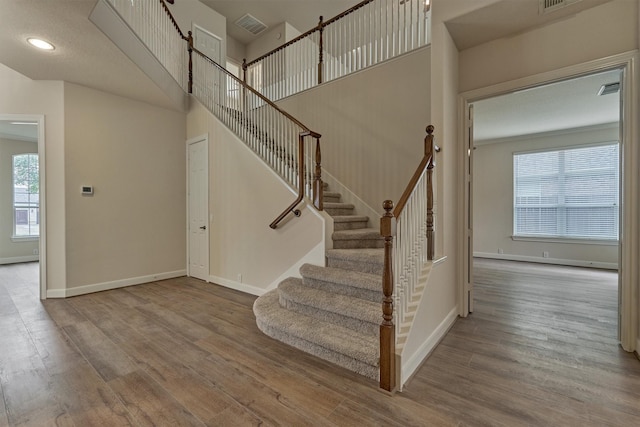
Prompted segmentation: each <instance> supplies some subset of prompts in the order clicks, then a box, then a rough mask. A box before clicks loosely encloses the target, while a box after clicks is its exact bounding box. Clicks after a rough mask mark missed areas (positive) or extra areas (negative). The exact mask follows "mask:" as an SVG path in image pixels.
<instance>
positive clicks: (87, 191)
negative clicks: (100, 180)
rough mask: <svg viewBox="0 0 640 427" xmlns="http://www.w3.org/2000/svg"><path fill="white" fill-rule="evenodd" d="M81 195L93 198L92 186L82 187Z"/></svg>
mask: <svg viewBox="0 0 640 427" xmlns="http://www.w3.org/2000/svg"><path fill="white" fill-rule="evenodd" d="M82 195H83V196H93V187H92V186H86V185H83V186H82Z"/></svg>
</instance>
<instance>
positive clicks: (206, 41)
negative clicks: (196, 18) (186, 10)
mask: <svg viewBox="0 0 640 427" xmlns="http://www.w3.org/2000/svg"><path fill="white" fill-rule="evenodd" d="M193 44H194V46H195V48H196V49H198V50H199V51H200V52H202V53H204V54H205V55H207V56H208V57H209V58H211V59H213V60H214V61H215V62H217V63H218V64H220V65H224V64H223V63H222V62H221V61H222V57H221V56H222V55H221V53H222V40H221V39H220V38H219V37H217V36H216V35H215V34H212V33H210V32H209V31H207V30H205V29H204V28H201V27H199V26H197V25H194V26H193Z"/></svg>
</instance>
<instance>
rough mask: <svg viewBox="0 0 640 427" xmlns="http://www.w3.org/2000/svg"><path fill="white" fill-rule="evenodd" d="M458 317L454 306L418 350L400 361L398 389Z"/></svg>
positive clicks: (456, 308)
mask: <svg viewBox="0 0 640 427" xmlns="http://www.w3.org/2000/svg"><path fill="white" fill-rule="evenodd" d="M457 318H458V307H454V308H453V309H452V310H451V311H450V312H449V314H447V316H446V317H445V318H444V319H443V320H442V322H440V324H439V325H438V327H437V328H436V329H435V330H434V331H433V333H431V335H429V337H428V338H427V339H426V340H425V341H424V343H422V345H421V346H420V348H418V351H416V352H415V353H414V354H413V355H412V356H411V357H410V358H409V360H407V361H406V363H405V362H403V363H402V369H401V372H400V373H401V375H402V378H401V379H400V389H401V390H402V387H403V386H404V385H405V383H406V382H407V381H408V380H409V379H410V378H411V376H412V375H413V374H414V373H415V371H416V370H417V369H418V368H419V367H420V365H422V362H424V360H425V359H426V358H427V356H429V354H431V352H432V351H433V349H435V348H436V346H437V345H438V343H440V341H441V340H442V339H443V338H444V336H445V335H447V332H449V329H451V327H452V326H453V323H454V322H455V321H456V319H457Z"/></svg>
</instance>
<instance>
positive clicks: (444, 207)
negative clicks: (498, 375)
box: [402, 1, 463, 381]
mask: <svg viewBox="0 0 640 427" xmlns="http://www.w3.org/2000/svg"><path fill="white" fill-rule="evenodd" d="M451 6H452V5H450V4H448V3H447V2H446V1H444V3H443V2H435V1H434V2H433V7H432V15H431V16H432V33H431V36H432V53H431V64H432V65H431V77H430V78H431V107H430V108H431V122H432V123H433V124H434V126H435V127H436V131H435V135H436V141H437V144H438V145H439V146H440V147H441V148H442V151H441V152H440V153H439V154H438V155H437V157H436V162H437V163H436V174H437V178H436V182H437V187H436V196H435V197H436V200H437V208H436V258H439V259H440V261H439V263H438V264H437V265H435V266H434V267H433V270H432V271H431V274H430V276H429V281H428V282H427V287H426V289H425V294H424V296H423V298H422V301H421V304H420V306H419V308H418V311H417V313H416V317H415V320H414V323H413V325H414V326H413V329H412V330H411V333H410V335H409V338H408V340H407V343H406V344H405V347H404V351H403V353H402V364H403V368H405V369H406V367H407V365H409V367H410V368H417V366H419V365H416V364H415V363H416V360H417V361H420V360H422V359H423V358H424V357H426V355H427V353H426V352H427V351H429V350H430V349H431V348H432V346H434V345H435V344H437V342H438V340H439V339H440V338H441V337H442V334H444V333H446V331H447V330H448V327H449V326H450V325H451V322H453V320H454V319H455V317H456V315H457V314H458V309H457V303H458V301H457V297H458V293H457V290H458V289H457V287H458V284H459V283H460V281H461V280H462V279H461V277H460V274H459V273H460V271H461V259H460V254H459V252H460V251H461V248H460V247H459V242H460V237H459V233H461V232H462V230H461V229H460V221H459V218H458V215H459V214H460V200H461V199H460V198H459V194H460V188H459V179H460V176H461V174H462V173H463V171H461V169H460V168H459V164H458V163H459V159H460V150H461V148H460V147H459V146H458V140H457V127H458V121H457V94H458V87H457V85H458V73H457V70H458V51H457V49H456V47H455V44H454V43H453V40H452V39H451V36H450V35H449V31H448V30H447V29H446V27H445V25H444V19H447V18H446V17H449V16H451V15H455V13H453V11H452V10H450V7H451ZM410 374H411V370H409V372H403V378H402V380H403V381H406V380H407V379H408V375H410Z"/></svg>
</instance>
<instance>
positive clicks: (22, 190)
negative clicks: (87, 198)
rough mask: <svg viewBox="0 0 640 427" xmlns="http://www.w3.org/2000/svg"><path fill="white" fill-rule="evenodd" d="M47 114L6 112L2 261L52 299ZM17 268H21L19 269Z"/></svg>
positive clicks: (0, 152) (0, 153) (0, 156)
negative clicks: (48, 256)
mask: <svg viewBox="0 0 640 427" xmlns="http://www.w3.org/2000/svg"><path fill="white" fill-rule="evenodd" d="M44 165H45V157H44V117H43V116H34V115H18V114H16V115H13V114H12V115H8V114H3V115H0V175H1V177H2V178H1V179H0V209H1V210H2V214H1V215H0V265H13V264H24V265H23V268H21V269H20V270H21V271H23V273H24V274H23V276H24V283H25V286H33V287H34V289H33V292H34V293H35V294H36V295H38V296H39V298H40V299H45V298H46V262H45V259H46V253H45V250H46V244H45V239H46V234H45V223H46V214H45V212H46V210H45V172H44ZM14 270H15V269H14Z"/></svg>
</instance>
